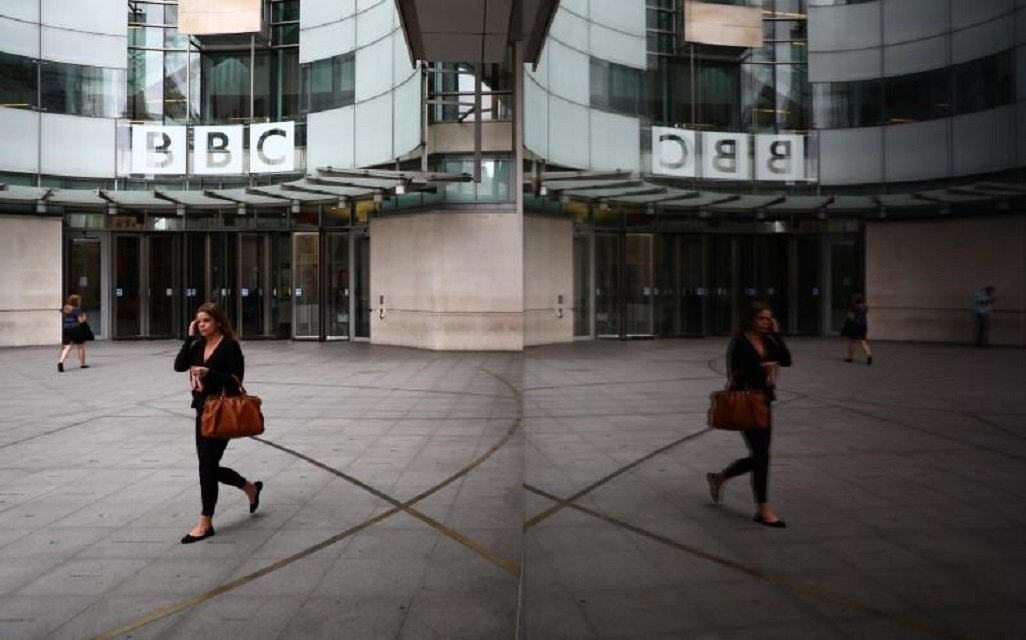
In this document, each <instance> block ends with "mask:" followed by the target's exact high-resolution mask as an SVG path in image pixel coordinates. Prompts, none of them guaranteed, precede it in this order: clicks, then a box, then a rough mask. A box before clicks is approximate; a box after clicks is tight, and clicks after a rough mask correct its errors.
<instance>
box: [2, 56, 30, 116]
mask: <svg viewBox="0 0 1026 640" xmlns="http://www.w3.org/2000/svg"><path fill="white" fill-rule="evenodd" d="M37 73H38V70H37V67H36V63H35V62H34V61H33V60H32V58H26V57H25V56H16V55H12V54H9V53H0V78H3V81H2V82H0V106H4V107H17V108H21V109H31V108H32V107H35V106H36V93H37V92H36V86H37V77H36V76H37Z"/></svg>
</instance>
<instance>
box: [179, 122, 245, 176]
mask: <svg viewBox="0 0 1026 640" xmlns="http://www.w3.org/2000/svg"><path fill="white" fill-rule="evenodd" d="M192 146H193V152H192V172H193V173H195V174H198V175H211V174H219V173H221V174H223V173H242V149H243V146H242V125H234V126H222V127H193V144H192Z"/></svg>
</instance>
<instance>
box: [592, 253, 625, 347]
mask: <svg viewBox="0 0 1026 640" xmlns="http://www.w3.org/2000/svg"><path fill="white" fill-rule="evenodd" d="M621 243H622V236H618V235H596V236H595V335H597V336H599V337H600V338H618V337H620V335H621V333H622V331H621V327H620V320H621V315H620V312H621V308H620V307H621V305H620V300H621V292H622V285H621V283H620V272H621V262H622V251H621Z"/></svg>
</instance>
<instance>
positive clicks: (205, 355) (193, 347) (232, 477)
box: [175, 302, 264, 544]
mask: <svg viewBox="0 0 1026 640" xmlns="http://www.w3.org/2000/svg"><path fill="white" fill-rule="evenodd" d="M175 371H188V372H189V384H190V386H191V387H192V407H193V408H194V409H196V456H197V457H198V458H199V479H200V498H201V502H202V511H201V512H200V518H199V521H198V522H197V523H196V526H195V527H193V528H192V530H191V531H189V533H188V534H187V535H186V536H185V537H184V538H182V544H190V543H193V542H198V541H200V540H203V539H204V538H209V537H211V536H213V535H214V523H213V518H214V509H215V507H216V506H217V493H218V483H219V482H221V483H224V484H227V485H230V486H233V487H237V488H239V489H242V491H243V492H245V494H246V496H247V497H248V498H249V512H250V513H253V512H254V511H256V510H257V507H259V506H260V492H261V491H262V490H263V487H264V484H263V483H262V482H256V483H253V482H249V481H248V480H246V479H245V478H243V477H242V476H241V475H239V474H238V473H237V472H235V471H234V470H232V469H229V468H228V467H222V466H221V456H223V455H224V450H225V449H226V448H227V447H228V440H222V439H220V438H207V437H205V436H203V435H202V434H201V433H200V427H201V426H202V422H203V406H204V404H206V401H207V397H208V396H216V395H220V394H221V393H222V391H223V392H225V393H227V394H229V395H234V394H237V393H239V387H240V386H241V385H242V378H243V375H244V373H245V361H244V360H243V357H242V348H241V347H240V346H239V342H238V341H237V340H236V339H235V332H234V331H233V330H232V325H231V323H230V322H229V320H228V317H227V315H225V313H224V311H223V310H222V309H221V308H220V307H219V306H217V305H216V304H214V303H213V302H207V303H204V304H202V305H200V308H199V309H198V310H197V311H196V319H195V320H193V321H192V322H191V323H190V324H189V337H188V338H187V339H186V340H185V344H183V345H182V348H181V350H180V351H179V352H178V355H177V356H176V357H175Z"/></svg>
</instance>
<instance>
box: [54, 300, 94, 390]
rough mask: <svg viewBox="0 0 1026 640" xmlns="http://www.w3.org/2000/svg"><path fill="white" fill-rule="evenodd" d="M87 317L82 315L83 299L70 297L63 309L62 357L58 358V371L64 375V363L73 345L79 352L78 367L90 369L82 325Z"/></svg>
mask: <svg viewBox="0 0 1026 640" xmlns="http://www.w3.org/2000/svg"><path fill="white" fill-rule="evenodd" d="M85 321H86V315H85V314H84V313H82V297H81V296H80V295H78V294H77V293H73V294H71V295H70V296H68V302H67V304H65V305H64V307H63V308H62V309H61V345H62V346H61V355H60V357H58V358H57V371H59V372H61V373H64V361H65V360H67V359H68V355H69V354H70V353H71V345H75V346H76V347H77V350H78V366H79V367H81V368H83V369H88V368H89V365H87V364H86V351H85V343H86V339H87V338H86V333H85V330H84V329H83V327H82V323H84V322H85Z"/></svg>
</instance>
